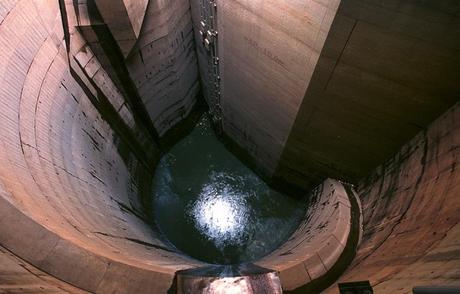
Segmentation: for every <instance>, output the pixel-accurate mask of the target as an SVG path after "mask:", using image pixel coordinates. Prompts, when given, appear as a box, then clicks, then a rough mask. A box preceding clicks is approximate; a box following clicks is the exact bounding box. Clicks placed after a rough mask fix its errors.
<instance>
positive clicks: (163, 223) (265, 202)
mask: <svg viewBox="0 0 460 294" xmlns="http://www.w3.org/2000/svg"><path fill="white" fill-rule="evenodd" d="M153 204H154V205H153V207H154V214H153V215H154V217H155V222H156V223H157V225H158V227H159V228H160V230H161V231H162V232H163V233H164V234H165V236H166V237H167V238H168V239H169V241H171V243H173V244H174V245H175V246H176V247H177V248H178V249H179V250H181V251H183V252H184V253H186V254H188V255H190V256H192V257H195V258H197V259H199V260H202V261H206V262H209V263H214V264H237V263H241V262H249V261H253V260H256V259H258V258H260V257H262V256H264V255H266V254H268V253H270V252H271V251H273V250H274V249H276V248H277V247H278V246H279V245H281V244H282V243H283V242H284V241H285V240H286V239H287V238H288V237H289V236H290V235H291V234H292V232H293V231H294V230H295V228H296V227H297V225H298V224H299V222H300V221H301V219H302V218H303V216H304V212H305V208H306V207H305V206H306V201H305V200H296V199H293V198H291V197H288V196H286V195H283V194H281V193H279V192H277V191H275V190H272V189H270V187H269V186H268V185H267V184H266V183H265V182H264V181H263V180H262V179H260V178H259V177H258V176H257V175H256V174H255V173H253V172H252V171H251V170H250V169H249V168H247V167H246V166H245V165H244V164H242V163H241V162H240V161H239V160H238V159H237V158H236V157H235V156H233V155H232V154H231V153H230V152H229V151H227V149H226V148H225V147H224V146H223V145H222V143H221V142H220V141H219V140H218V139H217V138H216V136H215V134H214V132H213V130H212V128H211V126H210V123H209V121H208V119H207V117H206V115H204V116H203V117H202V118H201V120H200V121H199V123H198V124H197V126H196V127H195V129H194V130H193V132H192V133H191V134H190V135H188V136H187V137H185V138H184V139H183V140H182V141H180V142H179V143H177V144H176V145H175V146H174V147H173V148H172V149H171V150H170V152H169V153H168V154H166V155H165V156H163V158H162V159H161V160H160V163H159V164H158V167H157V170H156V174H155V180H154V185H153Z"/></svg>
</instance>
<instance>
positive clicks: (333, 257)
mask: <svg viewBox="0 0 460 294" xmlns="http://www.w3.org/2000/svg"><path fill="white" fill-rule="evenodd" d="M352 197H354V196H352ZM311 201H312V204H311V205H310V207H309V209H308V210H307V212H306V215H305V219H304V221H303V223H302V224H301V225H300V226H299V228H298V229H297V231H295V232H294V234H293V235H292V237H291V238H290V239H289V240H288V241H287V242H286V243H285V244H283V245H282V246H281V247H280V248H278V249H277V250H276V251H274V252H273V253H271V254H270V255H268V256H266V257H264V258H263V259H261V260H260V261H259V262H257V265H259V266H262V267H265V268H270V269H273V270H277V271H279V276H280V279H281V284H282V287H283V290H285V291H286V290H287V291H289V290H294V289H296V288H299V287H301V286H304V285H306V284H309V283H310V282H311V281H313V280H316V279H319V278H323V277H324V276H327V275H328V273H329V272H330V271H331V269H332V268H333V267H334V265H335V264H336V263H337V262H338V260H339V258H340V256H341V255H342V253H343V252H344V250H345V249H346V247H347V243H348V239H349V235H350V231H351V216H352V213H351V207H352V205H351V203H350V199H349V195H348V194H347V191H346V190H345V188H344V186H343V185H342V184H341V183H340V182H338V181H336V180H332V179H327V180H326V181H324V183H323V184H321V185H320V186H319V187H317V188H316V189H315V190H314V191H313V192H312V195H311Z"/></svg>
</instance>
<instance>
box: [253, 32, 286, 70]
mask: <svg viewBox="0 0 460 294" xmlns="http://www.w3.org/2000/svg"><path fill="white" fill-rule="evenodd" d="M244 40H245V41H246V42H247V43H248V44H249V45H251V46H252V47H254V48H255V49H256V50H257V52H259V53H262V54H263V55H265V56H267V57H268V58H269V59H270V60H272V61H273V62H275V63H276V64H278V65H280V66H282V67H283V68H286V65H285V64H284V62H283V61H282V60H281V59H280V58H279V57H278V56H276V55H275V54H273V52H271V51H270V50H268V49H267V48H264V47H261V46H260V45H259V43H257V41H256V40H254V39H251V38H250V37H247V36H244Z"/></svg>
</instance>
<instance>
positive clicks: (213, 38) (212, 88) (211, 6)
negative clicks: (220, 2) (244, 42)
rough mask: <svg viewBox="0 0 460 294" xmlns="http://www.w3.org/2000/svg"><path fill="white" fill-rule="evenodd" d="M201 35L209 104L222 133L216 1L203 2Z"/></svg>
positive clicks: (206, 0)
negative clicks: (206, 57) (205, 58)
mask: <svg viewBox="0 0 460 294" xmlns="http://www.w3.org/2000/svg"><path fill="white" fill-rule="evenodd" d="M199 32H200V35H201V41H202V43H203V46H204V48H205V49H206V51H207V53H208V66H207V70H208V75H207V76H208V79H209V80H208V81H206V84H207V85H208V86H209V92H208V93H207V94H208V95H207V96H208V97H206V98H207V100H208V101H207V102H208V105H209V112H210V114H211V117H212V120H213V123H214V125H215V126H216V127H217V128H218V130H219V131H222V108H221V104H220V74H219V48H218V42H217V40H218V32H217V3H216V0H201V21H200V31H199Z"/></svg>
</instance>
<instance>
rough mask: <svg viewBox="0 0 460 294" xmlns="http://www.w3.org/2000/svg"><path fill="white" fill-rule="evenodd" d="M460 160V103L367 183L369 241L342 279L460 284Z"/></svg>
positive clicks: (379, 284)
mask: <svg viewBox="0 0 460 294" xmlns="http://www.w3.org/2000/svg"><path fill="white" fill-rule="evenodd" d="M459 160H460V104H458V103H457V104H456V105H455V106H454V107H453V108H451V109H450V110H448V111H447V112H446V113H444V114H443V115H442V116H441V117H440V118H438V119H437V120H436V121H435V122H433V123H432V124H431V125H430V127H428V129H427V130H426V131H424V132H421V133H419V134H418V135H417V136H416V137H415V138H414V139H413V140H411V141H410V142H408V143H407V144H405V145H404V146H403V147H402V149H401V150H400V151H399V152H398V154H396V155H395V156H394V157H393V158H392V159H390V160H388V161H387V162H385V163H384V164H383V165H381V166H379V167H378V168H377V169H376V170H375V171H374V172H373V173H372V174H371V175H370V176H368V177H366V178H365V179H363V180H362V181H360V184H359V186H358V193H359V194H360V196H361V199H362V205H363V217H364V234H363V239H362V243H361V245H360V247H359V250H358V253H357V256H356V258H355V260H354V262H353V263H352V265H351V266H350V268H349V269H348V270H347V272H346V273H345V275H343V276H342V277H341V278H340V280H339V281H358V280H370V282H371V285H373V287H374V290H375V292H376V293H412V288H413V287H414V286H427V285H432V286H436V285H439V286H457V287H459V286H460V273H459V268H460V254H459V253H460V197H459V193H460V169H459ZM329 292H330V293H335V292H336V290H335V289H330V291H329Z"/></svg>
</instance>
